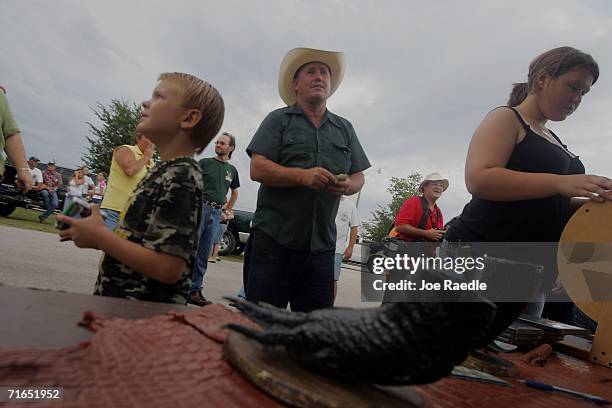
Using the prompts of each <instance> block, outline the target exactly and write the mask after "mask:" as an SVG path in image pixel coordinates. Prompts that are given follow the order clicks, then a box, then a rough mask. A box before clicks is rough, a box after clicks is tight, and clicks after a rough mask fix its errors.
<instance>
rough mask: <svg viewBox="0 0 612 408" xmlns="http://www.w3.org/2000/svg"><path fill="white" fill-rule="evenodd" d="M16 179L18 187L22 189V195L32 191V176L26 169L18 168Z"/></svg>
mask: <svg viewBox="0 0 612 408" xmlns="http://www.w3.org/2000/svg"><path fill="white" fill-rule="evenodd" d="M17 179H18V180H19V185H20V186H21V187H22V190H21V191H22V193H24V194H25V193H27V192H28V191H30V190H31V189H32V176H31V175H30V171H29V170H28V169H26V168H21V167H20V168H18V169H17Z"/></svg>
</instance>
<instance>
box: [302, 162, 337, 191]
mask: <svg viewBox="0 0 612 408" xmlns="http://www.w3.org/2000/svg"><path fill="white" fill-rule="evenodd" d="M300 183H301V184H302V185H303V186H304V187H307V188H311V189H313V190H317V191H321V190H326V189H327V188H328V187H329V186H330V185H331V184H335V183H336V176H334V175H333V174H332V173H330V172H329V171H328V170H326V169H324V168H323V167H313V168H310V169H303V172H302V176H301V177H300Z"/></svg>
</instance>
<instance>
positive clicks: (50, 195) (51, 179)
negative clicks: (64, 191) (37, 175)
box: [38, 160, 62, 222]
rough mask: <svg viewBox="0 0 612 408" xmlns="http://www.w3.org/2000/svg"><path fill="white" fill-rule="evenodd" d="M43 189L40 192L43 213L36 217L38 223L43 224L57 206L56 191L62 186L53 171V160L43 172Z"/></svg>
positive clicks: (59, 177) (60, 178)
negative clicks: (43, 207)
mask: <svg viewBox="0 0 612 408" xmlns="http://www.w3.org/2000/svg"><path fill="white" fill-rule="evenodd" d="M43 183H44V184H45V186H44V188H43V189H42V190H40V195H41V196H42V199H43V203H44V204H45V210H46V211H45V212H44V213H42V214H41V215H39V216H38V221H40V222H44V221H45V220H46V219H47V217H49V216H50V215H51V214H52V213H53V211H54V210H55V209H56V208H57V206H58V199H57V189H58V188H59V187H60V186H61V185H62V176H61V175H60V174H59V173H58V172H57V170H56V169H55V160H49V163H47V169H46V170H45V171H44V172H43Z"/></svg>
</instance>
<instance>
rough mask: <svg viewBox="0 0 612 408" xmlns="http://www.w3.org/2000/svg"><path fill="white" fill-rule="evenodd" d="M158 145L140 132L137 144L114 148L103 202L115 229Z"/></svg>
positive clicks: (102, 207)
mask: <svg viewBox="0 0 612 408" xmlns="http://www.w3.org/2000/svg"><path fill="white" fill-rule="evenodd" d="M154 153H155V145H154V144H153V143H151V141H150V140H149V139H147V138H146V137H144V136H142V135H140V134H138V135H136V144H135V145H122V146H119V147H117V148H116V149H115V151H114V152H113V160H112V162H111V167H110V172H109V175H108V184H107V186H106V192H105V194H104V199H103V200H102V203H101V204H100V209H101V210H102V213H103V217H104V222H105V224H106V226H107V227H108V228H110V229H111V230H113V229H115V226H116V225H117V224H118V223H119V217H120V216H121V212H122V211H123V210H124V207H125V205H126V203H127V202H128V199H129V198H130V196H131V194H132V192H133V191H134V188H135V187H136V185H137V184H138V182H139V181H140V180H142V179H143V178H144V176H145V175H146V174H147V171H148V170H149V168H150V167H151V166H153V160H152V158H153V154H154Z"/></svg>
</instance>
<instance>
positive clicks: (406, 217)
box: [394, 173, 448, 241]
mask: <svg viewBox="0 0 612 408" xmlns="http://www.w3.org/2000/svg"><path fill="white" fill-rule="evenodd" d="M447 188H448V180H447V179H445V178H444V177H442V176H441V175H440V173H431V174H428V175H427V176H426V177H425V178H424V179H423V181H422V182H421V184H420V185H419V192H420V193H421V196H413V197H410V198H409V199H407V200H406V201H404V204H402V207H401V208H400V210H399V211H398V213H397V215H396V217H395V227H394V230H395V231H396V232H397V238H399V239H402V240H404V241H440V240H441V239H442V238H443V237H444V229H443V228H444V218H443V217H442V211H441V210H440V208H439V207H438V206H437V205H436V201H438V199H439V198H440V197H441V196H442V193H443V192H445V191H446V189H447Z"/></svg>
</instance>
